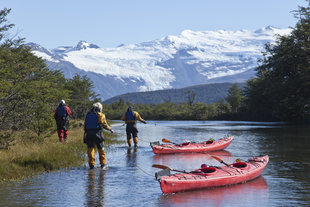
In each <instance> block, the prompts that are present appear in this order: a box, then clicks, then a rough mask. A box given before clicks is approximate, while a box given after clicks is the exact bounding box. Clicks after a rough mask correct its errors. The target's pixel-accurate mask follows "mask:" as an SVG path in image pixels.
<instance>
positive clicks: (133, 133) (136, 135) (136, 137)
mask: <svg viewBox="0 0 310 207" xmlns="http://www.w3.org/2000/svg"><path fill="white" fill-rule="evenodd" d="M132 137H133V143H134V144H135V147H136V146H138V130H137V129H136V128H133V130H132Z"/></svg>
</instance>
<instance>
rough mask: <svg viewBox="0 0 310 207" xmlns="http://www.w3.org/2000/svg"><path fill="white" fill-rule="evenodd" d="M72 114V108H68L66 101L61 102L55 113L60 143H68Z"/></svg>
mask: <svg viewBox="0 0 310 207" xmlns="http://www.w3.org/2000/svg"><path fill="white" fill-rule="evenodd" d="M71 114H72V112H71V110H70V108H69V107H68V106H66V102H65V100H61V101H60V103H59V105H58V107H57V109H56V111H55V113H54V119H55V120H56V125H57V134H58V138H59V141H60V142H63V141H66V140H67V138H68V130H69V116H70V115H71Z"/></svg>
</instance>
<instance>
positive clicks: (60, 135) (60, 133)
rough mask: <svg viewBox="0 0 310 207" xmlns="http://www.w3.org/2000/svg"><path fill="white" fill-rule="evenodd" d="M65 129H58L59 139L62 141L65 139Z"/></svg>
mask: <svg viewBox="0 0 310 207" xmlns="http://www.w3.org/2000/svg"><path fill="white" fill-rule="evenodd" d="M63 131H64V130H63V129H57V134H58V138H59V141H60V142H62V141H63V135H62V134H63Z"/></svg>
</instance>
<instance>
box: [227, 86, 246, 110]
mask: <svg viewBox="0 0 310 207" xmlns="http://www.w3.org/2000/svg"><path fill="white" fill-rule="evenodd" d="M241 93H242V90H241V89H240V88H239V87H238V84H237V83H235V84H233V85H232V86H231V87H230V88H229V90H228V95H227V97H226V101H227V102H228V103H229V104H230V105H231V111H232V113H236V112H238V110H239V108H240V106H241V102H242V99H243V96H242V94H241Z"/></svg>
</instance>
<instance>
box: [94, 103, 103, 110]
mask: <svg viewBox="0 0 310 207" xmlns="http://www.w3.org/2000/svg"><path fill="white" fill-rule="evenodd" d="M93 107H95V108H98V109H99V111H100V112H102V104H101V103H99V102H97V103H94V104H93Z"/></svg>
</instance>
